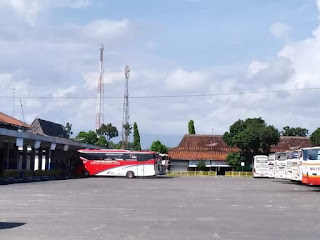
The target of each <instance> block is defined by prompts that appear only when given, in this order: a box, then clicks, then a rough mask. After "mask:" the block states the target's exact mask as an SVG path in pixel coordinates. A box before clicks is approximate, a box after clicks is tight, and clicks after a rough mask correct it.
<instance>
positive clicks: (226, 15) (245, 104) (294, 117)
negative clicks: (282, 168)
mask: <svg viewBox="0 0 320 240" xmlns="http://www.w3.org/2000/svg"><path fill="white" fill-rule="evenodd" d="M318 5H319V6H320V2H319V3H318ZM0 14H1V16H2V18H3V24H1V25H0V48H1V49H2V54H1V55H0V63H1V64H0V82H1V83H2V84H1V86H0V90H1V95H2V96H11V94H12V93H11V90H10V88H11V87H12V86H13V85H14V86H15V87H16V89H17V90H16V95H17V96H21V97H26V96H29V97H30V96H53V97H55V96H56V97H59V96H60V97H61V96H62V97H65V96H95V88H96V79H97V72H98V57H99V44H100V43H103V44H104V45H105V65H104V68H105V82H106V83H105V93H106V96H122V95H123V76H124V73H123V69H124V66H125V65H126V64H129V65H130V67H131V70H132V74H131V78H130V95H131V96H146V95H181V94H195V93H217V92H218V93H221V92H223V93H228V92H238V91H260V90H274V89H291V88H304V87H319V86H320V70H319V69H320V68H319V67H318V66H319V59H320V53H318V52H320V51H317V50H319V49H320V43H319V39H320V38H319V35H320V34H319V32H320V31H319V30H318V27H319V15H320V14H319V7H317V1H316V0H281V1H279V0H268V1H262V0H261V1H260V0H259V1H257V0H241V1H239V0H224V1H218V0H161V1H160V0H137V1H129V0H127V1H122V0H106V1H103V0H60V1H54V0H2V1H0ZM317 98H318V96H317V93H316V92H315V91H312V92H310V93H308V94H305V93H288V94H282V95H281V94H269V95H253V96H226V97H207V98H196V99H194V98H192V99H191V98H181V99H161V100H159V99H149V100H145V99H131V100H130V103H131V106H130V109H131V120H132V121H137V122H138V125H139V128H140V132H141V136H142V142H143V146H144V147H148V146H149V145H150V144H151V141H152V140H153V139H154V140H155V138H160V139H162V140H163V141H164V142H165V143H166V144H167V145H170V146H175V145H177V144H178V142H179V140H180V139H181V136H182V135H183V134H185V133H186V131H187V122H188V121H189V120H190V119H193V120H194V121H195V123H196V129H197V132H198V133H202V134H210V133H211V129H212V128H214V129H215V131H214V132H215V133H216V134H223V133H224V132H225V131H226V130H228V127H229V125H230V124H232V123H233V122H234V121H235V120H237V119H239V118H241V119H243V118H247V117H263V118H264V119H265V120H266V121H267V122H268V123H269V124H273V125H275V126H276V127H277V128H279V129H281V128H282V127H283V126H285V125H287V124H289V125H292V126H301V127H306V128H308V129H309V130H310V132H312V131H313V130H315V129H316V128H317V127H319V124H318V117H319V116H318V115H317V114H316V112H317V106H314V105H313V103H314V102H315V101H316V99H317ZM1 101H3V103H2V104H1V106H0V111H1V112H4V113H7V114H11V115H12V99H1ZM22 101H23V105H24V111H25V120H26V122H29V123H30V122H32V120H33V119H34V118H35V117H40V118H43V119H47V120H52V121H55V122H59V123H62V124H64V123H66V122H71V123H73V127H74V132H76V133H77V132H78V131H80V130H89V129H94V122H95V119H94V118H95V104H96V103H95V100H94V99H90V100H87V99H82V100H71V99H67V100H61V99H45V100H43V99H24V98H22ZM15 108H16V111H15V116H16V117H17V118H20V119H22V114H21V110H19V102H18V100H17V101H16V102H15ZM121 111H122V100H121V99H107V100H106V101H105V119H106V122H111V123H112V124H114V125H116V126H117V127H118V129H119V130H120V126H121V119H122V112H121ZM284 111H285V112H287V114H285V115H284V114H283V112H284ZM275 116H282V117H281V118H280V117H275Z"/></svg>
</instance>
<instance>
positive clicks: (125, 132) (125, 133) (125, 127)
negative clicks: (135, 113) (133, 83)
mask: <svg viewBox="0 0 320 240" xmlns="http://www.w3.org/2000/svg"><path fill="white" fill-rule="evenodd" d="M124 75H125V90H124V101H123V118H122V133H121V135H122V148H123V149H126V148H128V143H129V136H130V131H131V126H130V124H129V119H130V115H129V77H130V68H129V66H128V65H127V66H126V67H125V69H124Z"/></svg>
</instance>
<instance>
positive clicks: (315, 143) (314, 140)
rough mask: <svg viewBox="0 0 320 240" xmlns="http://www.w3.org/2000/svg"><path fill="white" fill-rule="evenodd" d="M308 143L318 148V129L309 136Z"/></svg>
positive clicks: (319, 142) (319, 139)
mask: <svg viewBox="0 0 320 240" xmlns="http://www.w3.org/2000/svg"><path fill="white" fill-rule="evenodd" d="M310 141H311V143H312V145H313V146H320V128H318V129H317V130H315V131H314V132H313V133H312V134H311V136H310Z"/></svg>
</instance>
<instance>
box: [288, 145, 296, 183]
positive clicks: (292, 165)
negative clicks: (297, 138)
mask: <svg viewBox="0 0 320 240" xmlns="http://www.w3.org/2000/svg"><path fill="white" fill-rule="evenodd" d="M297 159H298V151H287V157H286V161H285V162H286V166H285V175H286V177H285V178H286V179H288V180H295V175H294V174H293V169H295V170H294V172H297V170H296V169H297V166H298V164H297V163H298V162H297V161H295V160H297Z"/></svg>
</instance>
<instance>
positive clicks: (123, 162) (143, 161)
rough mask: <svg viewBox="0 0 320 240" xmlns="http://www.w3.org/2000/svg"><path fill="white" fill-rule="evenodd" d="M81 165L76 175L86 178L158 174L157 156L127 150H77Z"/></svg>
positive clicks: (151, 153)
mask: <svg viewBox="0 0 320 240" xmlns="http://www.w3.org/2000/svg"><path fill="white" fill-rule="evenodd" d="M78 152H79V153H80V160H81V162H82V164H80V165H78V166H77V170H76V173H77V174H81V175H86V176H126V177H128V178H134V177H146V176H155V175H158V172H159V162H160V158H159V155H158V154H156V153H155V152H144V151H129V150H116V149H115V150H113V149H99V150H86V149H85V150H79V151H78Z"/></svg>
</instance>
